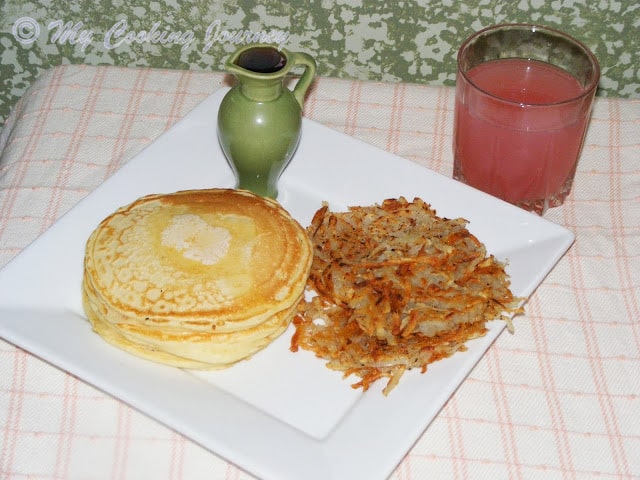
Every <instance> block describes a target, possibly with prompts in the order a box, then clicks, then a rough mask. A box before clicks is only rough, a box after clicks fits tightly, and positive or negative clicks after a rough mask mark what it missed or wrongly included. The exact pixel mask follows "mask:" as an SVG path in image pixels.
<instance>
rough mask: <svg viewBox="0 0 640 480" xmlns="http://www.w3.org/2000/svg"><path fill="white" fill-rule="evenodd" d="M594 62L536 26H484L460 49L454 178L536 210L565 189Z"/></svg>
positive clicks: (595, 74)
mask: <svg viewBox="0 0 640 480" xmlns="http://www.w3.org/2000/svg"><path fill="white" fill-rule="evenodd" d="M599 78H600V68H599V65H598V61H597V59H596V58H595V56H594V55H593V53H591V51H589V49H588V48H587V47H585V46H584V45H582V44H581V43H580V42H578V41H577V40H575V39H573V38H571V37H570V36H568V35H566V34H564V33H562V32H559V31H556V30H553V29H550V28H546V27H542V26H536V25H524V24H507V25H497V26H494V27H489V28H486V29H484V30H481V31H479V32H478V33H476V34H474V35H472V36H471V37H470V38H469V39H467V40H466V41H465V42H464V43H463V44H462V46H461V47H460V50H459V52H458V75H457V80H456V106H455V119H454V132H453V154H454V166H453V177H454V178H455V179H458V180H460V181H463V182H465V183H466V184H468V185H471V186H473V187H475V188H478V189H480V190H483V191H485V192H487V193H489V194H491V195H494V196H496V197H499V198H501V199H503V200H505V201H507V202H510V203H513V204H515V205H518V206H520V207H522V208H525V209H527V210H530V211H533V212H536V213H538V214H540V215H542V214H543V213H544V212H545V211H546V210H547V208H549V207H554V206H558V205H561V204H562V203H563V202H564V199H565V198H566V196H567V195H568V194H569V192H570V191H571V186H572V184H573V178H574V175H575V171H576V165H577V162H578V158H579V157H580V151H581V149H582V143H583V140H584V136H585V132H586V130H587V125H588V123H589V117H590V113H591V106H592V104H593V98H594V96H595V92H596V89H597V86H598V80H599Z"/></svg>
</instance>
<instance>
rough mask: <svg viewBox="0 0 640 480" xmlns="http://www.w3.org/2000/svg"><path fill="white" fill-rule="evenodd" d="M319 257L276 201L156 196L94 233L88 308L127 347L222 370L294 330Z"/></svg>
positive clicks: (201, 193)
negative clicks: (296, 313)
mask: <svg viewBox="0 0 640 480" xmlns="http://www.w3.org/2000/svg"><path fill="white" fill-rule="evenodd" d="M311 261H312V248H311V244H310V240H309V238H308V236H307V234H306V232H305V230H304V229H303V228H302V227H301V226H300V225H299V224H298V223H297V222H296V221H295V220H294V219H293V218H292V217H291V216H290V215H289V214H288V212H286V210H284V208H282V206H280V204H278V203H277V202H276V201H274V200H271V199H266V198H262V197H258V196H256V195H254V194H252V193H250V192H246V191H242V190H232V189H209V190H190V191H182V192H176V193H172V194H154V195H149V196H145V197H142V198H140V199H138V200H136V201H134V202H133V203H131V204H130V205H127V206H124V207H122V208H120V209H118V210H117V211H116V212H114V213H113V214H112V215H110V216H109V217H107V218H106V219H105V220H103V221H102V222H101V223H100V225H99V226H98V227H97V228H96V229H95V230H94V232H93V233H92V234H91V236H90V237H89V239H88V241H87V247H86V255H85V273H84V281H83V298H84V305H85V311H86V313H87V316H88V317H89V320H90V321H91V323H92V325H93V327H94V329H95V330H96V331H97V332H98V333H99V334H101V335H102V336H103V337H105V339H107V340H109V341H110V342H111V343H114V344H116V345H118V346H120V347H121V348H124V349H125V350H128V351H131V352H133V353H137V354H139V355H141V356H144V357H146V358H150V359H153V360H157V361H160V362H163V363H169V364H172V365H178V366H185V367H187V368H220V367H221V366H225V365H228V364H231V363H234V362H236V361H238V360H240V359H242V358H246V357H249V356H251V355H252V354H253V353H255V352H256V351H258V350H260V349H262V348H264V347H265V346H266V345H267V344H268V343H270V342H271V341H272V340H273V339H274V338H276V337H277V336H278V335H279V334H280V333H282V331H284V329H286V327H287V325H288V324H289V322H290V320H291V317H292V315H293V311H294V309H295V306H296V305H297V303H298V302H299V300H300V298H301V295H302V293H303V291H304V287H305V284H306V281H307V277H308V274H309V269H310V266H311ZM194 366H195V367H194Z"/></svg>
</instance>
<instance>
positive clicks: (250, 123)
mask: <svg viewBox="0 0 640 480" xmlns="http://www.w3.org/2000/svg"><path fill="white" fill-rule="evenodd" d="M296 65H302V66H304V67H305V69H304V72H303V73H302V76H301V77H300V79H299V80H298V83H297V84H296V85H295V87H293V90H290V89H289V88H287V87H286V86H285V85H284V78H285V77H286V75H287V74H288V73H289V71H290V70H291V69H292V68H293V67H294V66H296ZM225 67H226V69H227V71H228V72H229V73H232V74H233V75H235V76H236V77H237V78H238V83H237V84H236V85H235V86H234V87H233V88H232V89H231V90H229V92H227V94H226V95H225V97H224V98H223V100H222V103H221V104H220V110H219V111H218V139H219V141H220V145H221V146H222V150H223V151H224V154H225V155H226V157H227V160H228V161H229V163H230V164H231V167H232V168H233V170H234V173H235V176H236V179H237V185H236V187H237V188H243V189H247V190H251V191H252V192H254V193H256V194H258V195H261V196H265V197H271V198H276V197H277V195H278V189H277V182H278V178H279V177H280V174H281V173H282V172H283V171H284V169H285V167H286V166H287V164H288V163H289V161H290V160H291V157H292V156H293V154H294V152H295V150H296V148H297V146H298V142H299V140H300V127H301V125H302V106H303V103H304V96H305V93H306V91H307V89H308V88H309V86H310V85H311V82H312V81H313V78H314V76H315V72H316V62H315V61H314V59H313V58H312V57H311V56H309V55H307V54H306V53H300V52H289V51H287V50H286V49H284V48H282V49H277V48H276V47H274V46H272V45H263V44H257V45H256V44H254V45H247V46H244V47H242V48H240V49H239V50H237V51H236V52H235V53H234V54H233V55H232V56H231V57H230V58H229V60H227V62H226V65H225Z"/></svg>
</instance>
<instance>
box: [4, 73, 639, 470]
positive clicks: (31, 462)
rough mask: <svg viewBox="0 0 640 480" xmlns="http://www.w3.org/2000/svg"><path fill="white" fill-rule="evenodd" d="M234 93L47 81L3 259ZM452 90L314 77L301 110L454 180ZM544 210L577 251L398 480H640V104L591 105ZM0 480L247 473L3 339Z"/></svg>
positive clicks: (114, 78)
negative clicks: (560, 192) (185, 120)
mask: <svg viewBox="0 0 640 480" xmlns="http://www.w3.org/2000/svg"><path fill="white" fill-rule="evenodd" d="M225 81H226V79H225V76H224V75H222V74H211V73H196V72H188V71H158V70H148V69H122V68H112V67H84V66H64V67H59V68H56V69H53V70H51V71H49V72H48V73H47V74H45V75H44V76H43V77H42V78H41V79H40V80H39V81H38V82H37V83H36V84H35V85H34V86H33V87H32V88H31V90H30V91H29V92H28V93H27V94H26V95H25V96H24V97H23V98H22V100H21V102H20V103H19V104H18V106H17V107H16V108H15V110H14V112H13V114H12V116H11V117H10V118H9V119H8V121H7V124H6V126H5V128H4V129H3V131H2V133H1V136H0V265H4V264H5V263H6V262H8V261H9V260H10V259H11V258H12V257H13V256H15V255H16V254H17V253H19V252H20V251H21V250H22V249H23V248H24V247H25V246H27V245H28V244H29V243H30V242H31V241H33V240H34V239H36V238H37V237H38V236H39V235H40V234H41V233H42V232H43V231H44V230H45V229H46V228H47V227H48V226H50V225H51V224H52V223H54V222H55V221H56V219H58V218H59V217H60V216H61V215H62V214H63V213H64V212H66V211H67V210H68V209H69V208H70V207H72V206H73V205H74V204H76V203H77V202H78V201H79V200H80V199H81V198H83V197H84V196H86V195H87V194H89V193H90V192H91V191H92V190H93V189H94V188H96V187H97V186H98V185H99V184H101V183H102V182H103V181H104V180H105V179H106V178H107V177H109V176H110V175H111V174H112V173H113V172H115V171H116V170H117V169H118V168H119V167H120V166H121V165H122V164H124V163H125V162H127V161H128V160H130V159H131V158H132V157H133V156H135V155H136V153H138V152H139V151H140V150H141V149H142V148H143V147H144V146H146V145H148V144H149V143H150V142H152V141H153V140H154V139H155V138H157V137H158V136H159V135H161V134H162V133H163V132H164V131H166V130H167V129H168V128H169V127H170V126H171V125H172V124H173V123H174V122H176V121H177V120H179V119H180V118H181V117H182V116H183V115H185V114H186V113H187V112H188V111H189V110H190V109H192V108H193V107H194V106H195V105H197V104H198V103H199V102H200V101H202V100H203V99H204V98H205V97H207V96H208V95H209V94H211V93H212V92H214V91H215V90H216V89H218V88H219V87H220V86H221V85H223V84H224V82H225ZM453 96H454V95H453V90H452V89H449V88H439V87H437V88H435V87H428V86H418V85H408V84H381V83H369V82H359V81H346V80H335V79H328V78H320V79H318V80H317V82H316V83H315V85H314V87H313V89H312V91H311V92H310V95H309V97H308V100H307V103H306V105H305V115H306V116H307V117H309V118H312V119H314V120H316V121H319V122H321V123H323V124H325V125H327V126H329V127H331V128H334V129H337V130H341V131H343V132H346V133H347V134H349V135H352V136H354V137H357V138H360V139H362V140H364V141H366V142H369V143H371V144H374V145H376V146H378V147H380V148H382V149H385V150H387V151H390V152H393V153H396V154H398V155H400V156H402V157H405V158H408V159H410V160H412V161H415V162H417V163H419V164H421V165H424V166H425V167H428V168H431V169H433V170H436V171H438V172H441V173H444V174H445V175H450V173H451V164H452V154H451V132H452V120H453V113H452V107H453ZM545 216H546V218H548V219H549V220H551V221H553V222H556V223H559V224H561V225H564V226H565V227H567V228H568V229H570V230H572V231H573V232H574V233H575V235H576V242H575V244H574V245H573V246H572V247H571V249H570V250H569V251H568V253H567V254H566V255H565V257H564V258H563V259H562V260H561V261H560V262H559V264H558V265H557V266H556V268H555V269H554V270H553V271H552V273H551V274H550V275H549V276H548V277H547V278H546V279H545V281H544V282H543V284H542V285H541V286H540V287H539V288H538V289H537V291H536V292H535V293H534V295H533V296H532V297H531V299H530V301H529V303H528V306H527V314H526V316H525V317H523V318H520V319H518V321H517V324H516V334H515V335H509V334H503V335H501V336H500V337H499V339H498V340H497V342H496V343H495V344H494V345H493V346H492V347H491V348H490V349H489V351H488V353H487V354H486V355H485V356H484V358H483V359H482V360H481V362H480V363H479V364H478V365H477V367H476V368H475V369H474V370H473V371H472V373H471V374H470V376H469V377H468V378H467V379H466V380H465V381H464V383H463V384H462V386H461V387H460V388H459V389H458V391H457V392H456V393H455V395H454V396H453V397H452V398H451V399H450V401H449V402H448V403H447V404H446V406H445V407H444V408H443V410H442V411H441V412H440V414H439V415H438V416H437V418H436V419H435V420H434V421H433V423H432V424H431V425H430V426H429V428H428V429H427V430H426V432H425V433H424V434H423V435H422V437H421V438H420V439H419V441H418V442H417V443H416V444H415V446H414V447H413V448H412V449H411V451H409V452H408V454H407V455H406V457H405V458H404V460H403V461H402V462H401V463H400V465H399V466H398V467H397V469H396V470H395V472H394V473H393V475H392V478H393V479H397V480H400V479H403V480H415V479H424V478H465V479H467V478H468V479H471V478H478V479H487V478H491V479H501V478H510V479H511V478H524V479H545V480H547V479H553V478H573V479H580V480H582V479H590V478H593V479H599V480H603V479H617V480H619V479H630V478H640V101H638V100H622V99H605V98H598V99H597V101H596V105H595V109H594V113H593V121H592V123H591V127H590V130H589V133H588V136H587V139H586V144H585V147H584V152H583V157H582V159H581V161H580V164H579V169H578V173H577V176H576V182H575V185H574V189H573V192H572V194H571V196H570V197H569V199H568V201H567V202H566V204H565V205H564V206H562V207H559V208H555V209H552V210H550V211H549V212H548V213H547V214H546V215H545ZM0 322H2V319H1V318H0ZM381 433H383V432H381ZM354 448H357V445H356V446H354ZM0 478H2V479H23V478H24V479H26V478H38V479H63V478H64V479H67V478H69V479H119V480H120V479H142V478H145V479H146V478H153V479H154V480H161V479H180V478H182V479H189V480H192V479H199V478H202V479H205V478H206V479H209V480H211V479H246V478H251V476H250V475H249V474H247V473H246V472H244V471H242V470H241V469H239V468H238V467H236V466H234V465H232V464H228V463H227V462H225V461H223V460H222V459H220V458H218V457H217V456H216V455H215V454H213V453H210V452H208V451H206V450H204V449H203V448H201V447H199V446H198V445H196V444H194V443H192V442H191V441H190V440H188V439H186V438H184V437H183V436H181V435H180V434H177V433H175V432H173V431H171V430H169V429H167V428H165V427H164V426H162V425H160V424H158V423H156V422H155V421H153V420H150V419H148V418H147V417H146V416H145V415H143V414H141V413H139V412H137V411H135V410H133V409H132V408H130V407H128V406H127V405H125V404H123V403H121V402H119V401H118V400H115V399H114V398H111V397H109V396H107V395H105V394H104V393H102V392H100V391H98V390H96V389H94V388H93V387H91V386H89V385H87V384H85V383H83V382H82V381H79V380H78V379H76V378H74V377H73V376H70V375H68V374H65V373H63V372H61V371H60V370H58V369H56V368H54V367H52V366H50V365H48V364H46V363H44V362H42V361H41V360H39V359H38V358H35V357H34V356H32V355H30V354H29V353H27V352H25V351H22V350H20V349H17V348H15V347H14V346H12V345H10V344H8V343H6V342H3V341H0ZM354 480H355V479H354Z"/></svg>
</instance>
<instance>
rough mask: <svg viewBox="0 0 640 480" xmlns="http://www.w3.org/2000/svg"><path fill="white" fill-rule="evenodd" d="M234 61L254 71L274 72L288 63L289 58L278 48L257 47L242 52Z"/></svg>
mask: <svg viewBox="0 0 640 480" xmlns="http://www.w3.org/2000/svg"><path fill="white" fill-rule="evenodd" d="M234 63H235V64H236V65H238V66H239V67H240V68H244V69H245V70H250V71H252V72H256V73H274V72H277V71H279V70H281V69H282V68H283V67H284V66H285V65H286V63H287V59H286V57H285V56H284V55H283V54H282V53H281V52H279V51H278V50H277V49H276V48H273V47H256V48H252V49H250V50H247V51H245V52H242V53H241V54H240V55H239V56H238V58H237V59H236V61H235V62H234Z"/></svg>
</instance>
